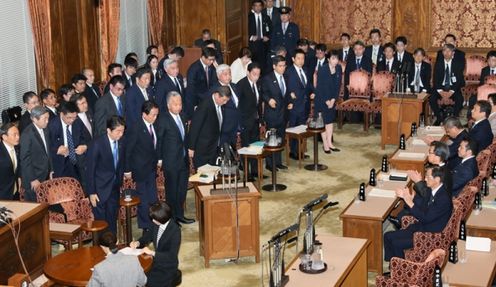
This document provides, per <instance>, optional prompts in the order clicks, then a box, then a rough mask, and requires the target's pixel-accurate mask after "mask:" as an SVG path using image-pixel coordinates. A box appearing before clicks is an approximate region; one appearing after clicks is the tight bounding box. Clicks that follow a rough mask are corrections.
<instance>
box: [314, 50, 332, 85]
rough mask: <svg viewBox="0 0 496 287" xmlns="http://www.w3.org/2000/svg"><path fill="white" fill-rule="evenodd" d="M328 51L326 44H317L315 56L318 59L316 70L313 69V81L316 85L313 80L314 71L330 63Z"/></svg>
mask: <svg viewBox="0 0 496 287" xmlns="http://www.w3.org/2000/svg"><path fill="white" fill-rule="evenodd" d="M326 53H327V46H326V44H323V43H319V44H317V45H316V46H315V58H316V60H317V62H316V65H315V70H314V71H312V78H311V80H312V83H313V85H314V86H315V83H314V81H313V78H314V73H316V72H318V71H319V69H320V68H322V67H323V66H324V65H326V64H327V63H329V61H328V60H327V57H326Z"/></svg>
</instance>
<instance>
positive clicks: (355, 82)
mask: <svg viewBox="0 0 496 287" xmlns="http://www.w3.org/2000/svg"><path fill="white" fill-rule="evenodd" d="M348 90H349V98H348V99H347V100H345V101H343V102H341V103H338V104H337V106H336V109H337V111H338V128H340V129H341V128H342V127H343V112H352V111H353V112H363V113H364V123H363V130H364V131H368V129H369V119H368V118H369V117H368V110H369V109H370V97H371V95H370V74H369V73H368V72H367V71H364V70H356V71H353V72H351V73H350V85H349V89H348Z"/></svg>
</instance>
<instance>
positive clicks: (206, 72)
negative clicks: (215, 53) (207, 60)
mask: <svg viewBox="0 0 496 287" xmlns="http://www.w3.org/2000/svg"><path fill="white" fill-rule="evenodd" d="M205 77H206V79H207V87H209V86H210V83H209V82H210V81H209V78H208V66H205Z"/></svg>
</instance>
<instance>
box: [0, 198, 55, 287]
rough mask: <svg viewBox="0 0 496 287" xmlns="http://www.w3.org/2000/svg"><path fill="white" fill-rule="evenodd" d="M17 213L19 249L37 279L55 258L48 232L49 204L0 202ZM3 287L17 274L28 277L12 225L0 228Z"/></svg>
mask: <svg viewBox="0 0 496 287" xmlns="http://www.w3.org/2000/svg"><path fill="white" fill-rule="evenodd" d="M0 206H5V207H7V208H8V209H10V210H12V211H13V214H14V215H13V216H12V218H13V220H12V221H13V223H14V227H15V228H16V229H17V228H19V223H20V224H21V230H20V232H19V247H20V249H21V254H22V257H23V259H24V263H25V264H26V268H27V270H28V272H29V273H30V275H31V279H33V280H34V279H35V278H36V277H38V276H39V275H41V273H42V272H43V265H44V264H45V262H46V261H47V260H48V259H49V258H50V257H51V256H52V255H51V248H50V235H49V230H48V205H46V204H40V203H27V202H19V201H0ZM0 242H1V243H2V244H0V266H1V267H0V285H3V284H7V282H8V279H9V277H11V276H13V275H14V274H16V273H22V274H24V270H23V268H22V265H21V261H20V259H19V255H18V254H17V249H16V246H15V242H14V238H13V236H12V232H11V230H10V228H9V227H8V226H2V227H0Z"/></svg>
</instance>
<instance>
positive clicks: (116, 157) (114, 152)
mask: <svg viewBox="0 0 496 287" xmlns="http://www.w3.org/2000/svg"><path fill="white" fill-rule="evenodd" d="M118 149H119V148H118V147H117V141H113V142H112V156H113V157H114V168H115V169H117V164H118V163H119V150H118Z"/></svg>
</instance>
